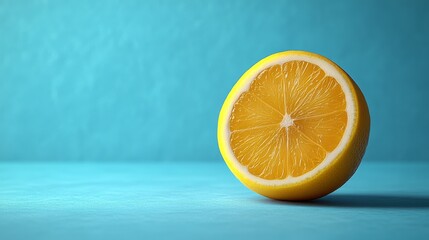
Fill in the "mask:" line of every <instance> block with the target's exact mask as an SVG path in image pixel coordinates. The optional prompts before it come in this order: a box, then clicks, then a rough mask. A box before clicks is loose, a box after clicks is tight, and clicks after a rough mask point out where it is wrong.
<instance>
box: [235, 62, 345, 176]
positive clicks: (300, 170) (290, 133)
mask: <svg viewBox="0 0 429 240" xmlns="http://www.w3.org/2000/svg"><path fill="white" fill-rule="evenodd" d="M346 125H347V112H346V100H345V95H344V92H343V90H342V88H341V86H340V85H339V83H338V82H337V81H336V80H335V79H334V78H332V77H330V76H326V74H325V72H324V71H323V70H322V69H321V68H320V67H318V66H317V65H314V64H311V63H308V62H305V61H290V62H286V63H284V64H282V65H274V66H271V67H269V68H267V69H264V70H263V71H262V72H260V73H259V74H258V75H257V77H256V78H255V79H254V80H253V82H252V83H251V85H250V88H249V90H248V91H246V92H243V93H242V94H241V95H240V97H239V98H238V100H237V101H236V102H235V104H234V106H233V110H232V112H231V116H230V119H229V130H230V133H231V135H230V144H231V149H232V151H233V153H234V155H235V157H236V159H237V160H238V161H239V162H240V163H241V164H242V165H244V166H246V167H247V169H248V171H249V172H250V173H251V174H252V175H255V176H258V177H260V178H263V179H268V180H274V179H285V178H287V177H298V176H301V175H303V174H305V173H307V172H309V171H311V170H312V169H314V168H315V167H317V166H318V165H319V164H320V163H321V162H322V161H323V160H324V159H325V157H326V155H327V154H328V153H329V152H332V151H333V150H334V149H335V148H336V146H337V145H338V144H339V142H340V140H341V138H342V136H343V134H344V131H345V128H346Z"/></svg>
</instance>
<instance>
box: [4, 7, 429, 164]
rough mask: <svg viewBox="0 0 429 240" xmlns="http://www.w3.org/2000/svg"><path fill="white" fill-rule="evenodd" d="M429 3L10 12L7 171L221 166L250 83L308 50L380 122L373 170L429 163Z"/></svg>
mask: <svg viewBox="0 0 429 240" xmlns="http://www.w3.org/2000/svg"><path fill="white" fill-rule="evenodd" d="M428 3H429V2H427V1H408V0H403V1H387V0H386V1H238V0H236V1H173V0H171V1H124V0H122V1H110V0H107V1H65V0H64V1H50V0H45V1H17V0H10V1H5V0H2V1H0V160H13V161H21V160H22V161H24V160H33V161H35V160H51V161H73V160H77V161H90V160H94V161H110V160H111V161H151V160H155V161H183V160H196V161H215V160H219V159H220V154H219V153H218V149H217V140H216V124H217V117H218V112H219V110H220V107H221V105H222V102H223V100H224V98H225V97H226V95H227V93H228V91H229V90H230V88H231V87H232V85H233V84H234V83H235V81H236V80H237V79H238V78H239V77H240V75H241V74H242V73H243V72H244V71H245V70H246V69H247V68H249V67H250V66H251V65H252V64H254V63H255V62H257V61H258V60H259V59H261V58H263V57H265V56H267V55H269V54H272V53H274V52H278V51H283V50H288V49H303V50H309V51H314V52H318V53H320V54H323V55H325V56H327V57H329V58H331V59H333V60H334V61H336V62H337V63H338V64H339V65H341V66H342V67H343V68H344V69H345V70H346V71H348V72H349V74H350V75H351V76H352V77H353V78H354V79H355V80H356V82H357V83H358V84H359V85H360V86H361V88H362V90H363V92H364V94H365V96H366V97H367V100H368V103H369V107H370V111H371V114H372V132H371V139H370V145H369V148H368V151H367V155H366V156H365V158H366V160H369V161H373V160H384V161H396V160H406V161H413V160H417V161H418V160H429V159H428V157H427V146H428V140H427V139H428V138H427V136H428V134H429V127H428V123H429V111H428V103H429V102H428V90H429V89H428V86H429V83H428V81H429V79H428V75H427V69H428V67H429V66H428V56H429V47H428V43H429V27H428V26H429V14H427V12H428V11H429V4H428Z"/></svg>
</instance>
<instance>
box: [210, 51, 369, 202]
mask: <svg viewBox="0 0 429 240" xmlns="http://www.w3.org/2000/svg"><path fill="white" fill-rule="evenodd" d="M289 55H295V56H296V55H305V56H307V57H312V58H321V59H323V60H325V61H326V62H328V63H330V64H332V66H334V67H335V69H336V70H337V71H338V72H339V73H340V74H341V75H342V76H343V77H344V79H345V80H346V82H347V84H348V86H349V88H350V90H351V92H352V99H353V100H354V102H353V104H354V105H355V120H354V124H353V126H352V134H351V135H350V139H349V141H348V142H347V143H346V146H345V147H344V149H343V150H342V151H341V152H340V153H339V154H338V155H337V156H336V158H335V159H334V160H333V161H332V162H331V163H330V164H329V165H328V166H326V167H325V168H323V169H321V170H320V171H319V172H318V173H317V174H315V175H313V176H311V177H309V178H306V179H304V180H302V181H300V182H294V183H287V184H284V185H263V184H261V183H258V182H256V181H254V180H252V179H250V178H248V177H247V176H246V175H245V173H243V172H241V170H240V169H238V168H236V167H235V164H234V163H233V162H232V161H236V160H235V159H234V158H235V157H234V156H230V154H229V153H228V150H227V149H228V147H229V146H228V144H229V139H228V136H226V132H225V131H224V129H225V126H226V125H227V124H228V121H229V119H228V116H229V114H230V113H229V112H227V111H228V107H227V106H230V105H231V104H234V102H233V101H234V99H235V96H236V95H237V94H240V93H241V91H242V89H243V87H245V85H246V84H247V83H248V78H249V77H250V76H254V75H255V74H256V71H258V69H259V68H260V66H261V65H263V64H265V63H267V62H275V61H276V60H277V59H279V58H282V57H285V56H289ZM369 130H370V115H369V110H368V105H367V103H366V101H365V98H364V96H363V94H362V92H361V90H360V89H359V87H358V86H357V84H356V83H355V82H354V81H353V80H352V78H351V77H350V76H349V75H348V74H347V73H346V72H345V71H344V70H343V69H341V68H340V67H339V66H338V65H337V64H335V63H334V62H332V61H331V60H329V59H327V58H325V57H323V56H321V55H318V54H315V53H310V52H305V51H285V52H280V53H276V54H273V55H270V56H268V57H266V58H264V59H262V60H261V61H259V62H258V63H256V64H255V65H254V66H252V67H251V68H250V69H249V70H248V71H246V72H245V73H244V74H243V76H242V77H241V78H240V79H239V80H238V82H237V83H236V84H235V85H234V87H233V88H232V90H231V91H230V93H229V94H228V96H227V98H226V100H225V102H224V104H223V106H222V109H221V111H220V114H219V120H218V132H217V135H218V144H219V149H220V152H221V154H222V157H223V158H224V160H225V163H226V164H227V165H228V167H229V169H230V170H231V171H232V173H233V174H234V175H235V177H237V178H238V179H239V180H240V182H242V183H243V184H244V185H245V186H246V187H248V188H249V189H251V190H253V191H255V192H257V193H259V194H261V195H263V196H266V197H269V198H273V199H278V200H289V201H300V200H311V199H316V198H320V197H322V196H325V195H327V194H329V193H331V192H333V191H335V190H336V189H338V188H339V187H341V186H342V185H343V184H344V183H345V182H346V181H347V180H348V179H350V177H351V176H352V175H353V174H354V173H355V171H356V169H357V168H358V166H359V164H360V162H361V159H362V157H363V155H364V153H365V149H366V146H367V143H368V138H369Z"/></svg>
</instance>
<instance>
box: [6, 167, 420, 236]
mask: <svg viewBox="0 0 429 240" xmlns="http://www.w3.org/2000/svg"><path fill="white" fill-rule="evenodd" d="M428 183H429V164H425V163H408V162H404V163H389V164H387V163H381V162H374V163H371V162H364V163H362V165H361V167H360V168H359V169H358V171H357V172H356V174H355V175H354V176H353V178H352V179H351V180H350V181H349V182H347V183H346V185H344V186H343V187H342V188H340V189H339V190H337V191H336V192H334V193H333V194H331V195H329V196H327V197H324V198H322V199H319V200H316V201H311V202H301V203H298V202H295V203H291V202H280V201H274V200H270V199H267V198H264V197H262V196H259V195H257V194H255V193H253V192H251V191H250V190H248V189H247V188H245V187H244V186H243V185H241V183H240V182H238V180H236V179H235V178H234V176H233V175H232V174H231V173H230V172H229V170H228V168H227V167H226V166H225V165H224V163H223V162H217V163H198V162H188V163H142V164H134V163H128V164H127V163H125V164H117V163H116V164H114V163H108V164H97V163H1V164H0V239H2V240H9V239H32V240H35V239H36V240H38V239H103V240H104V239H190V238H193V239H220V238H222V239H233V238H234V239H237V238H238V239H244V238H245V239H278V238H284V239H290V238H296V239H307V238H318V239H321V238H322V239H323V238H326V239H335V238H341V239H343V238H344V239H364V238H369V239H374V238H389V239H395V238H396V239H410V238H411V239H420V238H426V239H427V236H428V235H429V184H428Z"/></svg>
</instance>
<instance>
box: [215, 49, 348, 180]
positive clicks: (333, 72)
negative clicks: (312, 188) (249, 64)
mask: <svg viewBox="0 0 429 240" xmlns="http://www.w3.org/2000/svg"><path fill="white" fill-rule="evenodd" d="M289 61H306V62H309V63H312V64H315V65H317V66H319V67H320V68H321V69H322V70H323V71H324V72H325V76H331V77H333V78H335V79H336V80H337V82H338V83H339V84H340V86H341V88H342V90H343V92H344V95H345V98H346V112H347V125H346V128H345V131H344V135H343V137H342V138H341V140H340V142H339V144H338V146H337V147H336V148H335V149H334V150H333V151H331V152H329V153H327V155H326V158H325V159H324V160H323V161H322V162H321V163H320V164H319V165H318V166H317V167H315V168H314V169H313V170H311V171H309V172H307V173H305V174H303V175H301V176H299V177H292V176H288V177H287V178H285V179H276V180H267V179H263V178H260V177H258V176H255V175H253V174H251V173H249V171H248V169H247V167H246V166H244V165H242V164H241V163H240V162H239V161H238V160H237V159H236V157H235V155H234V153H233V151H232V149H231V146H230V144H229V143H230V140H229V139H230V134H231V133H230V130H229V119H230V117H231V116H230V115H231V112H232V108H233V106H234V104H235V102H236V101H237V100H238V98H239V96H240V95H241V94H242V93H243V92H246V91H248V89H249V87H250V84H251V83H252V82H253V80H254V79H255V77H256V75H257V74H259V73H260V72H261V71H262V70H264V69H266V68H268V67H271V66H274V65H277V64H280V65H281V64H283V63H285V62H289ZM246 81H247V82H246V83H245V84H244V85H242V87H241V89H240V91H238V92H236V93H235V95H234V96H233V99H231V101H230V103H231V104H229V106H226V108H227V109H224V110H225V112H227V113H228V114H227V115H226V119H227V120H226V121H224V122H225V124H224V126H222V129H223V131H224V133H225V134H224V136H225V138H226V139H224V140H225V142H227V143H228V144H227V146H226V148H227V149H226V151H227V154H228V155H229V159H231V160H232V161H231V164H233V165H234V167H235V168H236V169H237V170H239V171H240V172H242V173H243V174H244V176H245V177H246V178H248V179H250V180H252V181H254V182H256V183H259V184H262V185H274V186H278V185H287V184H291V183H296V182H301V181H303V180H305V179H307V178H311V177H312V176H314V175H316V174H317V173H318V172H320V171H321V170H323V169H324V168H325V167H327V166H329V164H330V163H331V162H332V161H333V160H334V159H335V158H336V156H338V155H339V154H340V153H341V152H342V151H343V150H344V147H345V146H346V144H347V142H348V139H350V136H351V133H352V127H353V125H354V122H355V105H354V104H355V103H354V100H353V94H352V90H351V89H350V86H349V83H348V82H347V81H346V80H345V79H344V77H343V75H342V74H341V73H340V72H339V71H338V70H337V69H336V68H335V67H334V66H333V65H332V64H331V63H330V62H327V61H326V60H324V59H321V58H317V57H311V56H304V55H286V56H281V57H279V58H278V59H277V60H276V61H271V62H268V63H265V64H262V65H259V66H258V69H255V70H254V71H253V75H250V76H247V79H246ZM292 124H293V119H291V118H290V116H288V115H285V117H284V118H283V120H282V122H281V123H280V126H281V127H285V128H287V127H289V126H290V125H292Z"/></svg>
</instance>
